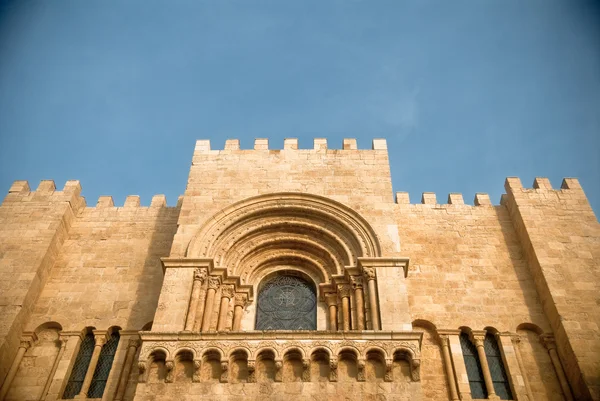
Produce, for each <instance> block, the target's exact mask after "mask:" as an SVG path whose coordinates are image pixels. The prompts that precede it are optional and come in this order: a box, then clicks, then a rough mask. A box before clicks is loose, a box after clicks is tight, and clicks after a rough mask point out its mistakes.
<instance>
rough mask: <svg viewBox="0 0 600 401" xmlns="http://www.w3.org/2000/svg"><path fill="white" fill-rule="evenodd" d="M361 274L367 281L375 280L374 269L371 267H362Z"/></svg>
mask: <svg viewBox="0 0 600 401" xmlns="http://www.w3.org/2000/svg"><path fill="white" fill-rule="evenodd" d="M363 274H364V276H365V278H366V279H367V281H368V280H375V269H374V268H372V267H363Z"/></svg>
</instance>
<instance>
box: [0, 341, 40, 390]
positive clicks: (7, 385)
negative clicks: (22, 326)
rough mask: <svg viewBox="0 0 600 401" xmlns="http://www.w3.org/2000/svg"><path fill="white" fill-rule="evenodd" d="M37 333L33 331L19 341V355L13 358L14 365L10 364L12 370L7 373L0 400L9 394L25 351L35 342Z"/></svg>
mask: <svg viewBox="0 0 600 401" xmlns="http://www.w3.org/2000/svg"><path fill="white" fill-rule="evenodd" d="M35 339H36V337H35V333H31V335H27V336H24V337H23V338H22V339H21V342H20V343H19V349H18V350H17V355H16V356H15V359H14V360H13V363H12V365H11V366H10V370H9V371H8V374H7V375H6V379H5V380H4V383H3V384H2V388H1V389H0V401H4V398H5V397H6V394H8V390H10V386H11V385H12V381H13V379H14V378H15V375H16V374H17V370H19V366H20V365H21V361H22V360H23V356H24V355H25V352H26V351H27V350H28V349H29V348H31V346H32V345H33V342H34V341H35Z"/></svg>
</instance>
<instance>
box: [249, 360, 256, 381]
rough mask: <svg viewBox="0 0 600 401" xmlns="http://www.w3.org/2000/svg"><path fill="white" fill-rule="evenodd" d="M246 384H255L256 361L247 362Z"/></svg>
mask: <svg viewBox="0 0 600 401" xmlns="http://www.w3.org/2000/svg"><path fill="white" fill-rule="evenodd" d="M248 383H256V361H255V360H248Z"/></svg>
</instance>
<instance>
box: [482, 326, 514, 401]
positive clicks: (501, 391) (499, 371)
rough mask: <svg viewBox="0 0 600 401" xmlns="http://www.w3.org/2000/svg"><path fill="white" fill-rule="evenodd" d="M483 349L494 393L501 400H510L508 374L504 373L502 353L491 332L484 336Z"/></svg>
mask: <svg viewBox="0 0 600 401" xmlns="http://www.w3.org/2000/svg"><path fill="white" fill-rule="evenodd" d="M483 349H484V350H485V356H486V358H487V361H488V365H489V367H490V374H491V376H492V382H493V383H494V390H495V391H496V394H497V395H498V397H500V399H501V400H512V399H513V398H512V392H511V391H510V384H509V382H508V375H507V374H506V370H505V369H504V363H503V362H502V354H501V352H500V348H499V347H498V342H497V341H496V339H495V338H494V336H493V335H492V334H487V335H486V336H485V341H484V342H483Z"/></svg>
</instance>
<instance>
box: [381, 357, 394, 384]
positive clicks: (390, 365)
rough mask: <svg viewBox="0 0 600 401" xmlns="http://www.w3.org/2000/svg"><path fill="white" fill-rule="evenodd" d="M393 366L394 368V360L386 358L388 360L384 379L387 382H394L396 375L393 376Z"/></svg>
mask: <svg viewBox="0 0 600 401" xmlns="http://www.w3.org/2000/svg"><path fill="white" fill-rule="evenodd" d="M393 366H394V360H393V359H387V358H386V360H385V376H384V378H383V380H384V381H386V382H391V381H394V375H393V374H392V368H393Z"/></svg>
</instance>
